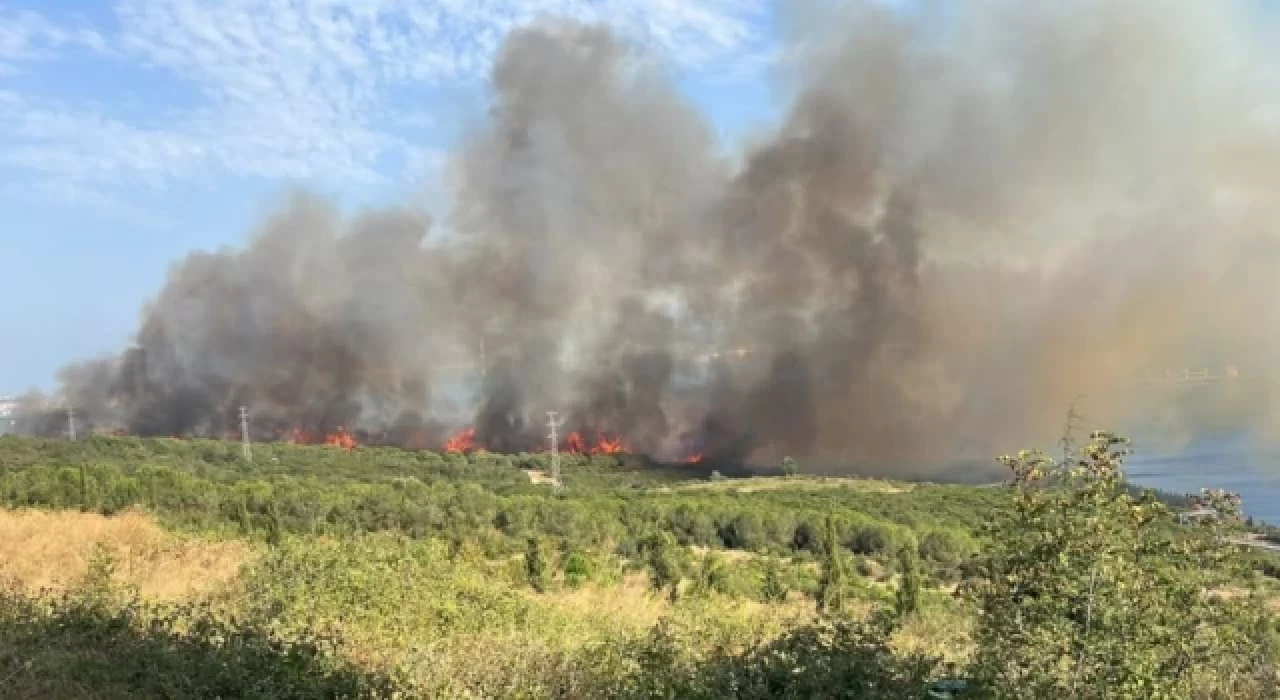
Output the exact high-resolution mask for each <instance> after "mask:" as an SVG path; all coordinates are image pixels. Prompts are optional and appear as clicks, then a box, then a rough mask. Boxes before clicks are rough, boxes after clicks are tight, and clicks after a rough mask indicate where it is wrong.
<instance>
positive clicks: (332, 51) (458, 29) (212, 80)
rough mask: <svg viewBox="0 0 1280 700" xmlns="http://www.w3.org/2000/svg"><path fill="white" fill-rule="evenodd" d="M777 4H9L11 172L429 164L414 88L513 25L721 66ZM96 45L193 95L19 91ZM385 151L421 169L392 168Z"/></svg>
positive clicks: (290, 172)
mask: <svg viewBox="0 0 1280 700" xmlns="http://www.w3.org/2000/svg"><path fill="white" fill-rule="evenodd" d="M764 1H765V0H647V1H646V0H594V1H592V0H544V1H541V2H530V1H522V0H435V1H434V2H425V1H412V0H117V1H116V2H115V3H114V4H113V5H112V6H111V10H112V15H113V18H114V20H115V24H116V25H117V26H115V27H113V28H112V29H111V30H110V31H109V30H108V29H107V28H104V27H99V28H89V27H86V26H84V25H83V24H82V23H77V22H72V21H66V20H59V21H55V20H54V19H51V18H50V17H48V16H44V15H40V14H36V13H33V12H8V13H6V12H5V10H4V9H3V7H2V6H0V92H3V94H4V95H6V99H4V100H0V167H4V168H6V169H9V170H13V171H17V172H22V173H27V174H29V175H31V176H33V177H37V178H45V179H47V180H49V181H51V182H54V181H62V182H67V183H74V184H75V187H76V188H77V189H82V188H90V187H99V188H105V189H110V188H121V187H130V186H133V185H142V186H148V185H149V186H157V187H159V186H163V185H164V184H166V183H169V182H172V181H174V180H177V179H189V178H197V177H204V176H217V175H223V174H230V175H236V176H249V177H264V178H272V179H287V180H323V181H325V182H330V183H342V182H352V181H355V182H361V183H376V182H378V181H380V180H384V179H386V178H395V177H399V176H401V175H410V176H412V175H419V174H420V173H421V172H422V171H423V170H424V169H427V170H430V169H433V168H431V167H428V165H429V164H430V163H434V162H436V161H438V158H439V156H438V153H437V152H436V151H435V150H434V149H436V148H438V147H439V144H422V143H415V142H412V141H414V140H417V139H420V138H421V136H422V133H423V132H424V131H427V132H429V131H430V129H431V126H432V121H431V117H430V105H423V104H412V103H407V102H408V100H407V98H405V97H402V95H403V94H405V93H406V92H408V93H409V94H413V91H412V90H411V89H410V90H406V88H415V87H422V86H431V85H438V84H449V83H455V82H470V83H473V82H474V81H477V80H479V79H482V78H483V77H484V74H485V72H486V71H487V69H488V67H489V64H490V62H491V60H492V57H493V55H494V53H495V52H496V51H497V49H498V48H499V46H500V44H501V41H502V38H503V36H504V35H505V34H506V33H507V32H509V31H510V30H511V29H512V28H514V27H517V26H519V25H522V24H524V23H527V22H529V21H531V20H534V19H536V18H538V17H540V16H542V15H556V16H561V17H572V18H577V19H582V20H586V21H603V22H606V23H608V24H611V25H614V26H615V27H617V28H618V29H619V30H620V31H621V33H623V34H624V35H625V36H628V37H630V38H632V39H634V40H635V41H636V42H637V43H639V44H640V45H642V46H645V47H647V48H649V49H652V50H653V51H654V52H655V53H657V54H659V55H661V56H664V57H667V58H668V59H669V60H672V61H674V62H675V63H676V64H678V65H681V66H684V67H686V68H690V69H699V68H710V67H716V66H718V67H719V68H720V69H724V67H725V66H728V65H731V64H732V63H733V62H734V61H735V60H739V59H742V58H744V57H746V56H750V55H758V54H759V53H760V52H761V51H762V50H763V48H762V46H763V43H762V42H763V41H764V40H763V38H762V37H761V36H760V35H759V29H758V22H757V20H758V19H759V17H760V16H761V15H762V13H763V12H764V10H765V7H764ZM0 3H3V0H0ZM86 52H89V53H90V54H92V55H93V56H94V60H99V61H113V62H121V63H120V65H122V66H124V67H126V68H130V69H133V73H138V74H141V73H140V71H138V70H137V69H139V68H147V69H150V70H152V71H159V73H160V74H161V75H163V76H165V79H166V80H172V81H177V82H178V83H179V84H181V85H182V86H183V87H184V88H190V89H191V90H192V91H193V94H195V95H196V96H197V98H196V100H195V101H194V104H184V105H172V104H163V103H160V104H145V105H143V106H144V107H146V108H147V109H148V110H149V111H150V113H151V115H152V116H151V118H149V119H148V120H147V122H146V123H143V122H140V121H138V120H137V119H130V118H128V117H127V116H125V115H123V114H122V112H121V110H120V109H119V108H118V107H117V106H116V105H112V104H93V103H89V102H86V101H84V100H83V99H82V98H80V97H79V96H78V95H77V94H75V93H73V92H70V90H66V91H63V92H60V91H59V90H60V88H59V86H58V85H57V84H56V83H55V82H49V83H47V84H46V85H45V86H44V87H43V88H42V89H41V92H40V93H39V94H35V93H31V92H27V93H24V92H22V91H21V90H10V91H7V92H5V87H6V86H5V83H6V82H7V81H8V80H9V79H11V78H13V77H14V76H15V75H21V74H24V73H31V74H33V75H37V76H38V75H39V73H38V71H40V70H42V68H43V66H44V64H45V63H48V62H51V61H56V60H60V59H62V60H67V61H72V60H87V59H85V54H86ZM112 65H115V64H112ZM133 73H128V72H122V75H124V74H130V75H131V74H133ZM6 74H8V76H9V77H8V78H6V77H5V76H6ZM122 79H123V78H122ZM126 87H127V86H126ZM147 88H148V86H147V85H139V86H138V91H139V92H141V93H144V94H147ZM147 99H148V100H150V101H151V102H153V103H154V102H156V101H158V100H162V99H163V97H162V93H158V92H154V91H153V92H151V93H150V94H148V97H147ZM161 113H163V114H164V119H163V120H159V119H157V118H155V115H156V114H161ZM387 156H394V157H392V158H388V157H387ZM379 162H399V163H404V164H405V168H407V169H408V170H410V171H414V172H412V173H402V172H382V171H379V170H378V167H377V164H378V163H379ZM53 191H57V188H56V187H54V188H53Z"/></svg>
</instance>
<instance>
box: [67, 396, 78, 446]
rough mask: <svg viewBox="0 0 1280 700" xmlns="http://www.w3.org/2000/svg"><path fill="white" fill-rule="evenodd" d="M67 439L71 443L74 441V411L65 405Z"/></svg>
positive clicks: (68, 405)
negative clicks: (69, 439)
mask: <svg viewBox="0 0 1280 700" xmlns="http://www.w3.org/2000/svg"><path fill="white" fill-rule="evenodd" d="M67 437H69V438H71V441H72V442H75V441H76V409H74V408H72V407H71V405H70V404H67Z"/></svg>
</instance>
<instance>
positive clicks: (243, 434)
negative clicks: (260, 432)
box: [240, 406, 253, 463]
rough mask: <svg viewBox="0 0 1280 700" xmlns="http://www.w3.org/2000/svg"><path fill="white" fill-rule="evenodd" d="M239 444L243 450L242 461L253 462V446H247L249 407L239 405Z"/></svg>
mask: <svg viewBox="0 0 1280 700" xmlns="http://www.w3.org/2000/svg"><path fill="white" fill-rule="evenodd" d="M240 446H241V447H242V448H243V450H244V461H246V462H250V463H252V462H253V448H252V447H250V446H249V408H248V407H247V406H241V407H240Z"/></svg>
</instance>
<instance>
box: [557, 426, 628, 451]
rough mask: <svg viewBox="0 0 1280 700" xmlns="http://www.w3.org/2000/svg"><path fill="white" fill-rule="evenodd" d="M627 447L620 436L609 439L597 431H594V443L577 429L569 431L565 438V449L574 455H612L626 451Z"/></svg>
mask: <svg viewBox="0 0 1280 700" xmlns="http://www.w3.org/2000/svg"><path fill="white" fill-rule="evenodd" d="M627 449H628V448H627V443H626V442H625V441H624V440H623V439H622V438H620V437H619V438H613V439H610V438H608V437H606V436H605V435H604V434H603V433H599V432H597V433H596V442H595V444H594V445H592V444H590V443H589V442H588V441H587V439H586V438H584V437H582V433H579V432H577V431H575V432H572V433H569V437H568V438H566V439H565V450H566V451H567V452H569V453H571V454H576V455H600V454H605V455H614V454H621V453H623V452H626V451H627Z"/></svg>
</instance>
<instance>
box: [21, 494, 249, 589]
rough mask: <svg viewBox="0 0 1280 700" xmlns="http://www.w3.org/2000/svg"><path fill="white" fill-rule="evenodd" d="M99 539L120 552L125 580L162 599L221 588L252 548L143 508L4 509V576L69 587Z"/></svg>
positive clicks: (29, 584) (32, 585)
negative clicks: (186, 530) (169, 525)
mask: <svg viewBox="0 0 1280 700" xmlns="http://www.w3.org/2000/svg"><path fill="white" fill-rule="evenodd" d="M95 544H101V545H102V546H103V547H105V548H106V549H107V551H108V552H110V553H111V554H112V556H113V557H114V559H115V562H116V578H117V580H118V581H120V582H121V583H124V584H127V585H131V586H136V587H137V589H138V592H139V593H140V594H141V595H142V596H144V597H147V598H152V599H157V600H175V599H179V598H183V597H186V596H190V595H194V594H199V593H207V592H211V591H213V590H216V589H218V588H219V587H221V586H223V585H225V584H227V583H230V582H231V581H233V580H234V579H235V578H236V576H237V574H238V573H239V572H240V568H241V566H243V565H244V564H245V563H246V562H247V561H248V560H249V559H250V558H251V556H252V554H253V550H252V548H251V546H250V545H249V544H248V543H246V542H242V541H236V540H230V541H221V542H219V541H211V540H204V539H198V538H189V537H182V536H180V535H177V534H174V533H172V532H169V531H167V530H165V529H164V528H162V527H161V526H160V525H159V524H158V523H157V522H156V521H155V520H154V519H153V518H152V517H150V516H148V515H146V514H145V513H141V512H137V511H125V512H123V513H120V514H118V515H113V516H109V517H108V516H103V515H98V514H95V513H81V512H78V511H43V510H0V579H3V580H7V581H10V582H13V583H16V584H17V585H19V586H21V587H23V588H27V589H30V590H34V589H39V588H52V589H60V588H65V587H67V586H69V585H72V584H74V583H76V582H77V581H78V580H80V579H81V578H82V577H83V576H84V574H85V571H86V569H87V566H88V562H89V557H90V554H91V553H92V551H93V549H94V545H95Z"/></svg>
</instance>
